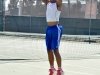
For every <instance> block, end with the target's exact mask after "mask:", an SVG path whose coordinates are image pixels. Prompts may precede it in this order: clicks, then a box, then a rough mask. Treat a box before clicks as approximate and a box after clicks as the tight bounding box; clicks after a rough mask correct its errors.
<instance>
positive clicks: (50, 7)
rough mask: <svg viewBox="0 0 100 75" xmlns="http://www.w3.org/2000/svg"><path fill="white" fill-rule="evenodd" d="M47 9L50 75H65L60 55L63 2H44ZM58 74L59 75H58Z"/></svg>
mask: <svg viewBox="0 0 100 75" xmlns="http://www.w3.org/2000/svg"><path fill="white" fill-rule="evenodd" d="M42 1H43V2H44V3H45V4H46V7H47V10H46V21H47V24H48V26H47V29H46V37H45V40H46V47H47V53H48V60H49V63H50V69H49V71H50V74H49V75H63V74H64V71H63V70H62V59H61V55H60V53H59V45H60V40H61V37H62V26H61V25H60V24H59V17H60V13H61V7H62V0H42ZM54 56H55V57H56V62H57V65H58V70H56V69H55V67H54ZM56 73H57V74H56Z"/></svg>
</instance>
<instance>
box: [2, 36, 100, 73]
mask: <svg viewBox="0 0 100 75" xmlns="http://www.w3.org/2000/svg"><path fill="white" fill-rule="evenodd" d="M0 42H1V43H0V49H1V50H0V75H49V71H48V69H49V63H48V61H47V53H46V49H45V42H44V40H43V39H42V40H38V39H32V38H31V39H30V38H26V37H12V36H7V37H5V36H1V37H0ZM41 48H42V50H41ZM60 53H61V56H62V58H63V61H62V66H63V69H64V72H65V75H100V44H98V43H97V44H96V43H92V44H88V43H82V42H81V43H80V42H74V41H73V42H69V41H61V45H60ZM21 59H28V60H21ZM55 67H56V68H57V64H56V62H55Z"/></svg>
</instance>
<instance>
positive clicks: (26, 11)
mask: <svg viewBox="0 0 100 75" xmlns="http://www.w3.org/2000/svg"><path fill="white" fill-rule="evenodd" d="M45 12H46V6H45V4H43V3H42V1H41V0H0V31H11V32H28V33H45V29H46V26H47V23H46V18H45ZM60 24H61V25H62V26H63V34H70V35H90V34H91V35H99V34H100V0H63V5H62V13H61V18H60Z"/></svg>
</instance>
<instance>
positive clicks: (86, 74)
mask: <svg viewBox="0 0 100 75" xmlns="http://www.w3.org/2000/svg"><path fill="white" fill-rule="evenodd" d="M18 64H21V63H18ZM21 65H27V66H33V67H37V68H43V69H48V68H47V67H43V66H36V65H29V64H21ZM65 72H71V73H76V74H82V75H94V74H90V73H83V72H76V71H69V70H67V71H65Z"/></svg>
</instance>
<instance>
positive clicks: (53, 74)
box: [49, 68, 57, 75]
mask: <svg viewBox="0 0 100 75" xmlns="http://www.w3.org/2000/svg"><path fill="white" fill-rule="evenodd" d="M49 72H50V74H49V75H56V74H57V70H56V69H55V68H54V69H49Z"/></svg>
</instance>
